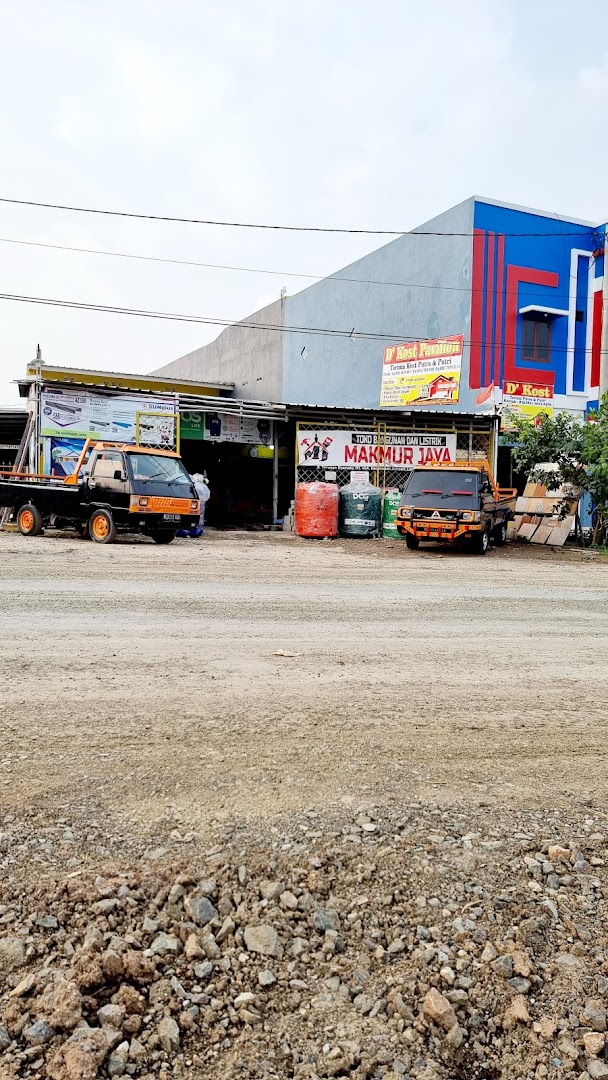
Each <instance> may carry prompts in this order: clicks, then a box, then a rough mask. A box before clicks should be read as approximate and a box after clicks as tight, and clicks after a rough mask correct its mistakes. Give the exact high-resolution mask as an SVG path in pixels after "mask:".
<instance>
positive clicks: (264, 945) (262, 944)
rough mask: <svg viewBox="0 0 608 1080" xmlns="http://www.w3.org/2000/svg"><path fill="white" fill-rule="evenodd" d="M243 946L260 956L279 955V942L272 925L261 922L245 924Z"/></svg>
mask: <svg viewBox="0 0 608 1080" xmlns="http://www.w3.org/2000/svg"><path fill="white" fill-rule="evenodd" d="M243 939H244V941H245V948H246V949H248V951H249V952H253V953H259V954H260V955H261V956H273V957H279V956H280V955H281V951H282V950H281V943H280V939H279V935H278V934H277V932H276V930H275V928H274V926H269V925H268V924H267V923H261V924H260V925H259V926H246V927H245V933H244V935H243Z"/></svg>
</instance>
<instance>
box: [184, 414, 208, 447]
mask: <svg viewBox="0 0 608 1080" xmlns="http://www.w3.org/2000/svg"><path fill="white" fill-rule="evenodd" d="M179 430H180V436H181V438H182V439H195V440H200V439H203V438H204V437H205V414H204V412H198V411H197V410H194V409H189V410H188V411H187V412H181V413H180V418H179Z"/></svg>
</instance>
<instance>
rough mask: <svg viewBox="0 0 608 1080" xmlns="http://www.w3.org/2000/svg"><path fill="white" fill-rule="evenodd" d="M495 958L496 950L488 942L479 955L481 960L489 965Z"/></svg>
mask: <svg viewBox="0 0 608 1080" xmlns="http://www.w3.org/2000/svg"><path fill="white" fill-rule="evenodd" d="M497 956H498V953H497V952H496V949H495V948H494V946H493V945H492V942H491V941H488V943H487V945H486V946H485V948H484V950H483V952H482V954H481V959H482V960H483V962H484V964H490V963H491V962H492V960H495V959H496V957H497Z"/></svg>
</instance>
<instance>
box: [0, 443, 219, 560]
mask: <svg viewBox="0 0 608 1080" xmlns="http://www.w3.org/2000/svg"><path fill="white" fill-rule="evenodd" d="M2 506H3V507H10V508H11V509H12V517H13V520H14V521H16V523H17V527H18V529H19V531H20V532H21V533H22V534H23V536H38V535H39V533H41V532H42V531H43V529H44V527H45V526H46V525H52V526H55V527H56V528H60V529H61V528H66V527H67V528H76V529H77V530H78V531H80V532H81V534H82V535H83V536H85V537H86V536H88V537H90V539H91V540H94V541H95V543H97V544H111V543H113V542H114V540H116V537H117V535H118V533H126V532H131V533H133V532H135V533H145V534H146V535H147V536H150V537H151V538H152V540H154V542H155V543H157V544H170V543H171V541H172V540H174V539H175V534H176V532H177V530H178V529H188V528H191V527H192V526H193V525H196V524H197V523H198V519H199V512H200V511H199V507H200V504H199V500H198V495H197V492H196V488H195V487H194V484H193V482H192V480H191V478H190V476H189V475H188V473H187V472H186V469H185V468H184V466H183V464H182V462H181V459H180V457H179V455H178V454H176V453H174V452H173V451H170V450H153V449H150V448H147V447H141V446H131V445H130V444H126V445H125V444H119V443H109V442H96V441H93V440H90V439H89V440H87V441H86V442H85V444H84V446H83V449H82V453H81V455H80V457H79V459H78V461H77V462H76V463H75V467H74V471H73V473H71V474H70V475H69V476H65V477H55V476H46V475H42V474H32V473H9V472H2V473H0V507H2Z"/></svg>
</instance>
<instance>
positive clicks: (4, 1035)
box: [0, 1024, 11, 1050]
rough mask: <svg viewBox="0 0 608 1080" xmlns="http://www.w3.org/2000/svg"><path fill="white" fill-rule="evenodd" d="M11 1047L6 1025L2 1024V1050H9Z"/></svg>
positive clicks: (0, 1038)
mask: <svg viewBox="0 0 608 1080" xmlns="http://www.w3.org/2000/svg"><path fill="white" fill-rule="evenodd" d="M10 1045H11V1037H10V1035H9V1033H8V1031H7V1030H6V1028H5V1027H4V1025H3V1024H0V1050H8V1048H9V1046H10Z"/></svg>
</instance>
